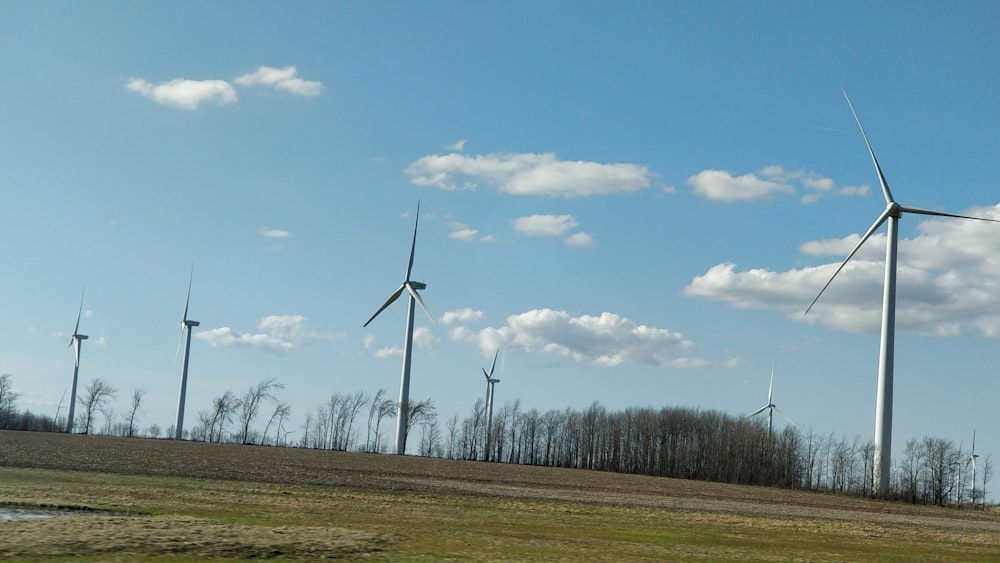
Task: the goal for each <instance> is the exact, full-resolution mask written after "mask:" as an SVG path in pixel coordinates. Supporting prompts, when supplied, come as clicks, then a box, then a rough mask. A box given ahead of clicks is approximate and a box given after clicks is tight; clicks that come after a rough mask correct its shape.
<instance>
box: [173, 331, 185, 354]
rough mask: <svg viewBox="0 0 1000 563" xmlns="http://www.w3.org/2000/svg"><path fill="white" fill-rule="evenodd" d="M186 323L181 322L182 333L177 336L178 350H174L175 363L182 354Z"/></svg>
mask: <svg viewBox="0 0 1000 563" xmlns="http://www.w3.org/2000/svg"><path fill="white" fill-rule="evenodd" d="M184 328H185V327H184V325H183V324H181V334H180V336H178V337H177V350H175V351H174V363H177V358H178V357H179V356H180V355H181V343H183V342H184Z"/></svg>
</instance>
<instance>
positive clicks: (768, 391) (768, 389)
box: [767, 364, 774, 405]
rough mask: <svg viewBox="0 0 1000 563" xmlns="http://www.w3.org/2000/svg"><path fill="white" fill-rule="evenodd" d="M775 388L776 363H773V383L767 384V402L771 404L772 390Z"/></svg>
mask: <svg viewBox="0 0 1000 563" xmlns="http://www.w3.org/2000/svg"><path fill="white" fill-rule="evenodd" d="M772 390H774V364H771V384H770V385H768V386H767V404H769V405H770V404H771V391H772Z"/></svg>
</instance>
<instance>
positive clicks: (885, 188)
mask: <svg viewBox="0 0 1000 563" xmlns="http://www.w3.org/2000/svg"><path fill="white" fill-rule="evenodd" d="M841 92H843V93H844V98H846V99H847V105H848V106H849V107H850V108H851V113H852V114H853V115H854V121H856V122H857V123H858V129H860V130H861V136H862V137H864V139H865V145H867V146H868V154H870V155H871V157H872V164H874V165H875V172H877V173H878V183H879V185H881V186H882V195H883V196H885V202H886V203H893V202H894V201H896V200H894V199H892V192H890V191H889V183H888V182H886V181H885V176H884V175H883V174H882V167H881V166H879V165H878V159H877V158H875V151H873V150H872V144H871V143H869V142H868V135H866V134H865V128H864V127H862V126H861V120H860V119H858V112H856V111H854V104H852V103H851V98H848V97H847V90H843V89H841Z"/></svg>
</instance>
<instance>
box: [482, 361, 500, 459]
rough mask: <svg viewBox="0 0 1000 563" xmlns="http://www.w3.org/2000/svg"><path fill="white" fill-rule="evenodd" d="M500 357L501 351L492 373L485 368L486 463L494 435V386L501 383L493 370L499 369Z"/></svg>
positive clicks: (491, 368)
mask: <svg viewBox="0 0 1000 563" xmlns="http://www.w3.org/2000/svg"><path fill="white" fill-rule="evenodd" d="M499 355H500V349H499V348H498V349H497V353H496V354H494V355H493V365H492V366H490V372H489V373H486V368H483V375H484V376H486V453H485V454H484V457H483V459H484V460H485V461H489V460H490V438H492V435H493V386H494V385H496V384H497V383H500V380H499V379H494V378H493V369H494V368H496V367H497V356H499Z"/></svg>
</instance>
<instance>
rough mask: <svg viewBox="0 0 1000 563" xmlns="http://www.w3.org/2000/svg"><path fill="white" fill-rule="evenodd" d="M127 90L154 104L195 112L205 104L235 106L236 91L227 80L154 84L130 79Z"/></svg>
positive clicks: (172, 81)
mask: <svg viewBox="0 0 1000 563" xmlns="http://www.w3.org/2000/svg"><path fill="white" fill-rule="evenodd" d="M125 88H126V89H127V90H129V91H131V92H137V93H139V94H142V95H143V96H144V97H146V98H149V99H150V100H153V101H154V102H156V103H158V104H161V105H165V106H171V107H176V108H180V109H186V110H191V111H194V110H196V109H198V106H199V105H201V104H203V103H215V104H219V105H226V104H234V103H236V100H237V99H238V96H237V95H236V90H234V89H233V87H232V86H231V85H230V84H229V83H228V82H226V81H225V80H188V79H186V78H176V79H174V80H170V81H168V82H161V83H159V84H152V83H150V82H147V81H145V80H143V79H141V78H129V79H128V82H126V83H125Z"/></svg>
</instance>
